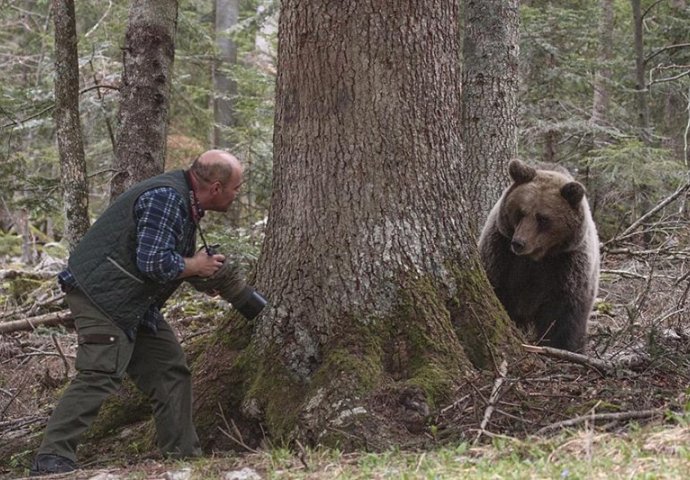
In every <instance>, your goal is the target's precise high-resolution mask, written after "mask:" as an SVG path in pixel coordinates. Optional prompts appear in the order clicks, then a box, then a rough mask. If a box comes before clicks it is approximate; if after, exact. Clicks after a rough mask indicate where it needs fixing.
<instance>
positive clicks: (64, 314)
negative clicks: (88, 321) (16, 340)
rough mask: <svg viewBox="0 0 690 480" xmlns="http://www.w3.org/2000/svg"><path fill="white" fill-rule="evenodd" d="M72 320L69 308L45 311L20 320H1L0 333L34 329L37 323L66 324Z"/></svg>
mask: <svg viewBox="0 0 690 480" xmlns="http://www.w3.org/2000/svg"><path fill="white" fill-rule="evenodd" d="M72 320H73V318H72V312H70V311H69V310H61V311H59V312H51V313H46V314H44V315H38V316H35V317H29V318H24V319H22V320H12V321H11V322H2V323H0V333H10V332H19V331H27V330H34V329H36V327H38V326H39V325H45V326H56V325H67V324H68V323H70V322H72Z"/></svg>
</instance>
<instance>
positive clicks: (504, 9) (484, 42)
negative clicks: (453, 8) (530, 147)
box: [461, 0, 520, 231]
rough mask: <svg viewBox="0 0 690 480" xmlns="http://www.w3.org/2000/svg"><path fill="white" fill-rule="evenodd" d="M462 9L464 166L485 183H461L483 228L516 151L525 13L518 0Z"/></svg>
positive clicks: (473, 1)
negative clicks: (521, 41)
mask: <svg viewBox="0 0 690 480" xmlns="http://www.w3.org/2000/svg"><path fill="white" fill-rule="evenodd" d="M463 13H464V18H465V29H464V40H463V71H462V124H461V132H462V140H463V147H464V156H463V160H464V162H465V168H464V171H465V173H466V172H469V171H472V175H474V176H475V178H477V179H481V181H480V183H481V184H482V185H484V188H476V185H470V184H468V182H466V181H462V182H461V183H462V186H463V187H464V191H465V195H466V197H467V201H468V202H469V203H470V204H471V205H472V209H473V211H476V212H479V213H480V215H479V216H477V217H474V218H473V219H472V220H473V221H474V223H476V224H477V225H473V227H474V229H475V230H476V231H478V230H479V229H480V228H481V226H482V224H483V221H484V219H485V218H486V216H487V215H488V213H489V210H491V207H493V205H494V203H496V201H497V200H498V198H499V197H500V195H501V192H502V191H503V189H504V188H505V187H506V186H507V183H508V177H507V176H506V175H505V171H506V168H507V165H508V161H509V160H510V159H511V158H513V157H515V156H517V95H518V51H519V35H520V29H519V24H520V21H519V13H520V12H519V3H518V1H517V0H508V1H504V0H466V1H465V2H464V11H463ZM466 174H467V173H466Z"/></svg>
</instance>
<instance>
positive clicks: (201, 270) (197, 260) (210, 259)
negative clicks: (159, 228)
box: [177, 249, 225, 278]
mask: <svg viewBox="0 0 690 480" xmlns="http://www.w3.org/2000/svg"><path fill="white" fill-rule="evenodd" d="M224 261H225V255H221V254H215V255H209V254H207V253H206V250H204V249H201V250H199V251H198V252H196V253H195V254H194V256H193V257H188V258H185V259H184V270H183V271H182V273H181V274H180V276H179V277H177V278H185V277H192V276H198V277H204V278H205V277H210V276H211V275H213V274H214V273H216V272H217V271H218V269H219V268H220V267H221V266H222V265H223V262H224Z"/></svg>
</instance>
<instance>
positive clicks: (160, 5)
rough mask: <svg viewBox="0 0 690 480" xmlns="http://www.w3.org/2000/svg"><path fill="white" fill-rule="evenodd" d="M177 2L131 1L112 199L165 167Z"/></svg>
mask: <svg viewBox="0 0 690 480" xmlns="http://www.w3.org/2000/svg"><path fill="white" fill-rule="evenodd" d="M176 27H177V0H157V1H148V0H134V1H133V2H132V6H131V7H130V12H129V24H128V25H127V33H126V34H125V47H124V49H123V57H124V58H123V65H124V72H123V75H122V87H121V88H120V97H121V100H120V114H119V120H120V125H119V134H118V137H117V152H116V164H115V169H116V171H117V173H116V175H115V176H114V177H113V180H112V183H111V186H110V200H111V201H112V200H114V199H115V198H116V197H117V196H118V195H119V194H120V193H122V192H124V191H125V190H126V189H127V188H129V187H130V186H131V185H132V184H134V183H136V182H138V181H141V180H144V179H146V178H149V177H152V176H154V175H158V174H159V173H162V172H163V169H164V167H165V145H166V133H167V122H168V111H169V109H170V83H171V76H172V70H173V59H174V57H175V30H176Z"/></svg>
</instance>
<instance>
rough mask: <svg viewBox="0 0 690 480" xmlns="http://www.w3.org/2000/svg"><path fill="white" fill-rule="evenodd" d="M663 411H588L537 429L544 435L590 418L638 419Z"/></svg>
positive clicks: (659, 413) (538, 432)
mask: <svg viewBox="0 0 690 480" xmlns="http://www.w3.org/2000/svg"><path fill="white" fill-rule="evenodd" d="M663 413H664V411H663V410H639V411H633V412H618V413H596V414H591V413H588V414H587V415H582V416H581V417H575V418H571V419H569V420H563V421H562V422H556V423H552V424H551V425H547V426H545V427H543V428H540V429H539V430H537V432H536V435H542V434H544V433H545V432H550V431H552V430H558V429H560V428H564V427H572V426H573V425H578V424H580V423H584V422H586V421H588V420H591V421H597V420H613V421H621V420H636V419H641V418H651V417H655V416H657V415H662V414H663Z"/></svg>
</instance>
